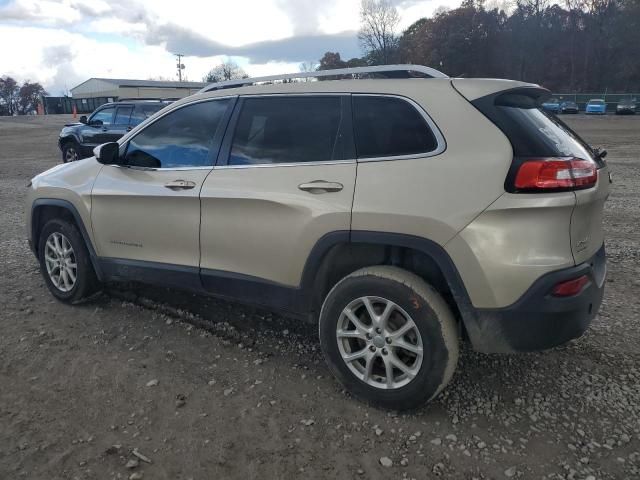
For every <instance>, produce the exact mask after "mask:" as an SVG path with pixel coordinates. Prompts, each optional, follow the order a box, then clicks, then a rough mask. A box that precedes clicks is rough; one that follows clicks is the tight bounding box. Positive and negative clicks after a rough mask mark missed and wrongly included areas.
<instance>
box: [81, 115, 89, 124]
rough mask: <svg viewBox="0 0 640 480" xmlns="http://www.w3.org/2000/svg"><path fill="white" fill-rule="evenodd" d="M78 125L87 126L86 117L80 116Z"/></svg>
mask: <svg viewBox="0 0 640 480" xmlns="http://www.w3.org/2000/svg"><path fill="white" fill-rule="evenodd" d="M80 123H84V124H85V125H86V124H87V116H86V115H82V116H81V117H80Z"/></svg>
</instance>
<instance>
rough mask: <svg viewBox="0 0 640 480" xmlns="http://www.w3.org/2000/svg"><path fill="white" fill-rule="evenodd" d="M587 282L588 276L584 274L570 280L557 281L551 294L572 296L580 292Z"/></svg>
mask: <svg viewBox="0 0 640 480" xmlns="http://www.w3.org/2000/svg"><path fill="white" fill-rule="evenodd" d="M588 283H589V277H587V276H586V275H582V276H580V277H578V278H574V279H572V280H566V281H564V282H560V283H557V284H556V285H555V286H554V287H553V290H551V295H553V296H554V297H572V296H574V295H577V294H578V293H580V292H582V289H583V288H584V287H585V285H587V284H588Z"/></svg>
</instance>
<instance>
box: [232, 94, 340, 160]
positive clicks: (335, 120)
mask: <svg viewBox="0 0 640 480" xmlns="http://www.w3.org/2000/svg"><path fill="white" fill-rule="evenodd" d="M341 102H342V100H341V97H339V96H335V97H333V96H318V97H312V96H298V97H295V96H290V97H284V96H274V97H256V98H245V99H244V101H243V105H242V109H241V111H240V115H239V117H238V122H237V124H236V128H235V133H234V136H233V142H232V145H231V153H230V156H229V165H256V164H277V163H305V162H322V161H327V160H335V159H340V158H341V155H342V148H341V144H342V141H341V139H340V135H339V132H340V129H341V121H342V107H341Z"/></svg>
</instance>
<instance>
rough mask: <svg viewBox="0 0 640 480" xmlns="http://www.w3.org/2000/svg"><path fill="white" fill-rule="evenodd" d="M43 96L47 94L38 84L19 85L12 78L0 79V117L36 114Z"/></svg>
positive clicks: (26, 82) (26, 83)
mask: <svg viewBox="0 0 640 480" xmlns="http://www.w3.org/2000/svg"><path fill="white" fill-rule="evenodd" d="M43 95H47V92H46V91H45V89H44V88H43V87H42V85H40V84H39V83H38V82H30V81H28V80H27V81H25V82H24V83H23V84H22V85H19V84H18V82H17V81H16V80H15V79H13V78H12V77H9V76H4V77H0V115H31V114H34V113H36V110H37V108H38V103H40V99H41V97H42V96H43Z"/></svg>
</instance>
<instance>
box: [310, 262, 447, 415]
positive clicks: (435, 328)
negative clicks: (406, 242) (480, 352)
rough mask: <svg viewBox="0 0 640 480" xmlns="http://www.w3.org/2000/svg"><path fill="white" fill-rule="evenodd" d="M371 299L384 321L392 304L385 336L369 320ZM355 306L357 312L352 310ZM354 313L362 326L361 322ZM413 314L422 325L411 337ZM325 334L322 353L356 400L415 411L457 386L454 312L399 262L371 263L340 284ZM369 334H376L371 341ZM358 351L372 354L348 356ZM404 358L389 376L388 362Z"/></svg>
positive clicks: (324, 318)
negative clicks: (453, 383) (453, 380)
mask: <svg viewBox="0 0 640 480" xmlns="http://www.w3.org/2000/svg"><path fill="white" fill-rule="evenodd" d="M363 298H369V302H370V306H371V308H373V310H374V313H375V314H377V316H378V318H380V317H381V316H384V314H383V313H382V312H383V311H384V310H385V309H386V308H389V309H390V311H391V314H390V315H389V319H388V321H387V322H386V323H387V328H386V329H383V330H382V333H381V334H378V333H375V330H374V327H375V325H374V323H373V322H367V320H368V318H370V317H371V316H370V315H368V312H369V311H370V310H369V306H368V305H367V303H366V301H365V300H363ZM385 302H386V304H385ZM347 308H349V309H350V311H351V312H352V313H353V315H348V314H347V313H345V312H346V309H347ZM381 314H382V315H381ZM354 315H355V317H356V320H358V321H359V324H360V327H358V326H356V323H354V322H353V320H352V319H353V317H354ZM407 318H408V319H409V320H411V321H412V322H413V325H414V326H413V327H411V328H410V329H409V330H408V331H407V333H405V334H403V333H402V332H401V330H403V329H406V328H409V327H410V322H409V320H407ZM319 331H320V345H321V347H322V352H323V353H324V356H325V359H326V361H327V364H328V365H329V369H330V370H331V372H332V373H333V374H334V376H335V377H336V378H337V379H338V381H340V382H341V383H342V384H343V385H344V386H345V388H346V389H347V390H348V391H349V392H351V393H352V394H353V395H354V396H355V397H357V398H359V399H361V400H364V401H365V402H368V403H371V404H373V405H376V406H379V407H383V408H388V409H394V410H406V409H413V408H416V407H419V406H421V405H423V404H424V403H426V402H428V401H430V400H432V399H433V398H435V397H436V396H437V395H438V394H439V393H440V392H441V391H442V390H443V389H444V388H445V387H446V385H447V384H448V383H449V381H450V380H451V377H452V376H453V372H454V371H455V368H456V365H457V363H458V355H459V345H458V334H457V327H456V321H455V319H454V317H453V314H452V312H451V310H450V309H449V307H448V306H447V304H446V303H445V301H444V300H443V299H442V297H441V296H440V295H439V294H438V293H437V292H436V291H435V290H434V289H433V288H432V287H431V286H429V285H428V284H427V283H426V282H425V281H424V280H423V279H421V278H420V277H418V276H417V275H415V274H413V273H411V272H408V271H406V270H402V269H400V268H397V267H391V266H376V267H367V268H363V269H361V270H358V271H356V272H354V273H352V274H350V275H348V276H347V277H345V278H344V279H342V280H341V281H340V282H338V283H337V284H336V285H335V286H334V287H333V289H332V290H331V291H330V292H329V294H328V295H327V297H326V298H325V300H324V303H323V305H322V310H321V312H320V325H319ZM364 331H368V332H369V334H370V335H371V334H373V335H374V336H373V337H372V338H371V339H367V338H366V336H363V332H364ZM396 332H398V333H396ZM398 334H400V336H397V337H396V338H393V337H394V335H398ZM339 335H341V336H342V337H341V338H340V339H339V338H338V336H339ZM345 336H347V337H345ZM356 337H357V338H356ZM401 344H402V345H403V346H400V345H401ZM420 346H422V347H423V348H422V352H421V355H422V358H421V360H419V359H418V355H419V354H418V351H419V350H420V348H419V347H420ZM404 347H407V348H410V349H411V350H412V351H409V350H405V348H404ZM372 348H375V351H373V350H372ZM385 351H386V353H385ZM362 352H366V353H362ZM354 353H355V354H356V355H366V356H367V359H365V358H364V357H363V358H359V359H357V360H354V361H347V360H345V359H344V358H343V355H349V354H354ZM369 358H373V360H369ZM398 360H399V361H401V362H402V363H403V365H404V369H405V370H401V369H399V368H396V367H395V366H392V367H391V375H389V374H388V372H389V371H388V364H389V363H391V364H393V363H394V362H397V361H398ZM370 362H373V363H370ZM396 364H397V363H396ZM369 365H371V374H370V375H368V378H367V367H368V366H369ZM407 372H409V373H407ZM383 373H384V375H383ZM389 378H391V379H392V380H391V384H390V383H389V381H388V379H389Z"/></svg>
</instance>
